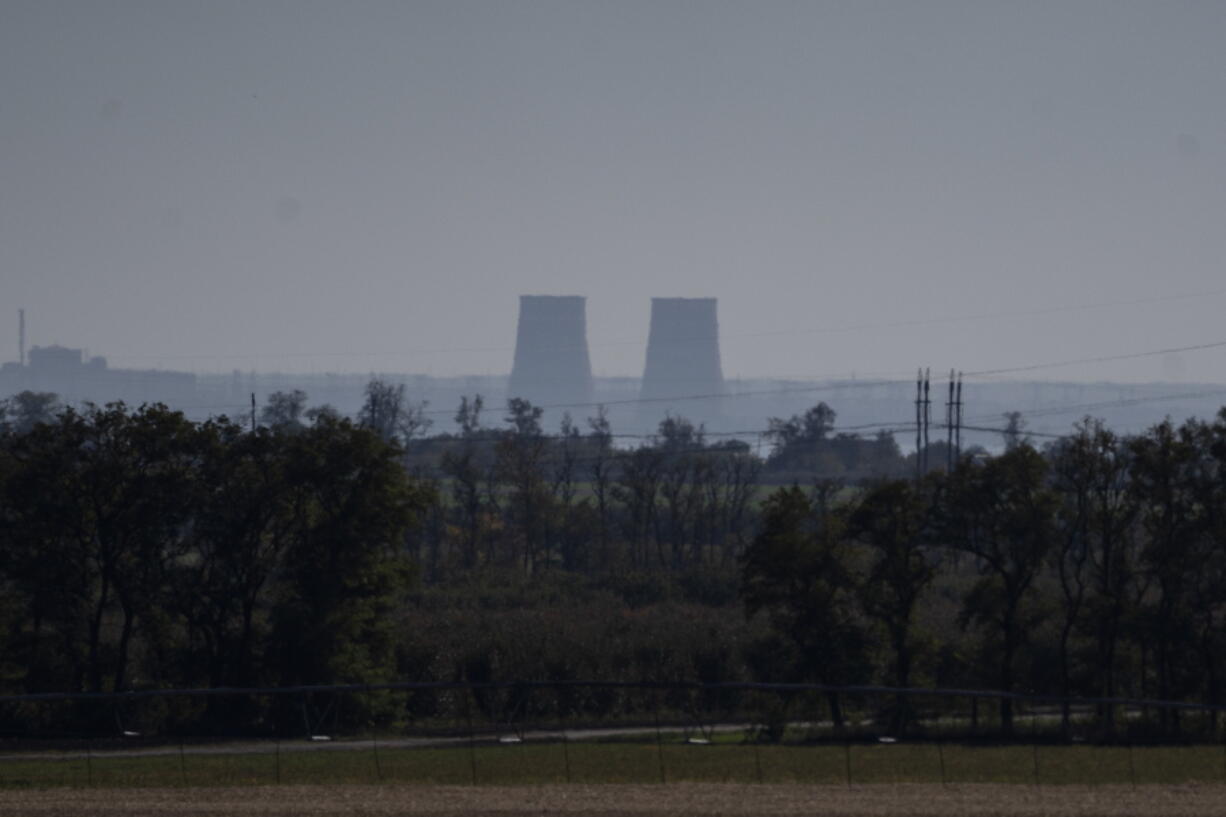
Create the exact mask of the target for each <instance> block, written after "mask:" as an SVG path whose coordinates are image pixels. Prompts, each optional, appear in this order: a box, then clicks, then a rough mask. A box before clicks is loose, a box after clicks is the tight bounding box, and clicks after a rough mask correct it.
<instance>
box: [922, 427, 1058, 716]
mask: <svg viewBox="0 0 1226 817" xmlns="http://www.w3.org/2000/svg"><path fill="white" fill-rule="evenodd" d="M942 510H943V519H942V521H943V524H944V531H943V533H944V536H943V538H944V539H945V541H946V542H947V544H948V545H949V546H950V547H953V548H955V549H957V550H960V551H962V552H964V553H966V554H968V555H969V556H970V557H972V558H973V560H974V564H975V568H976V570H977V572H978V573H979V580H978V581H977V582H976V583H975V584H974V586H973V587H972V588H971V589H970V591H969V592H968V593H967V595H966V596H965V598H964V599H963V609H962V616H961V621H962V623H963V624H964V625H966V624H970V623H980V624H983V625H986V626H988V627H990V628H992V629H994V630H996V634H997V636H998V638H999V640H998V641H996V642H995V643H996V645H997V649H998V655H999V660H998V671H997V688H998V689H1000V690H1002V691H1005V692H1011V691H1012V690H1013V688H1014V679H1015V677H1016V676H1015V673H1016V662H1017V657H1018V652H1019V650H1020V649H1021V647H1022V645H1023V643H1024V641H1025V639H1026V635H1027V633H1028V632H1030V631H1031V630H1032V629H1033V627H1034V625H1035V624H1036V623H1037V619H1038V616H1039V608H1038V606H1037V605H1034V604H1032V603H1031V599H1032V597H1033V596H1034V584H1035V580H1036V578H1037V577H1038V576H1039V574H1040V572H1041V570H1042V567H1043V565H1044V563H1045V560H1046V559H1047V554H1048V551H1049V549H1050V547H1051V542H1052V539H1053V537H1052V524H1053V515H1054V512H1055V497H1054V496H1053V494H1052V492H1051V491H1050V489H1049V488H1048V485H1047V462H1046V460H1044V459H1043V456H1042V455H1041V454H1039V452H1037V451H1035V450H1034V449H1033V448H1031V447H1030V446H1029V445H1019V446H1017V447H1015V448H1014V449H1012V450H1011V451H1007V452H1005V453H1004V454H1002V455H1001V456H999V457H996V458H994V459H991V460H988V461H987V462H984V463H975V462H971V461H965V460H964V461H963V462H962V464H961V465H960V466H959V467H958V468H957V469H955V471H954V473H953V475H952V476H951V477H950V479H949V482H948V489H947V491H946V495H945V503H944V507H943V509H942ZM1000 719H1001V727H1002V728H1003V729H1004V730H1005V731H1006V732H1009V731H1011V730H1012V728H1013V702H1012V701H1011V700H1009V699H1008V698H1004V699H1001V702H1000Z"/></svg>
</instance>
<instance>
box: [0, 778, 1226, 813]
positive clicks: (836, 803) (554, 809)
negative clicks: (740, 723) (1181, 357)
mask: <svg viewBox="0 0 1226 817" xmlns="http://www.w3.org/2000/svg"><path fill="white" fill-rule="evenodd" d="M399 814H404V815H450V817H459V816H460V815H465V816H466V817H484V816H485V815H490V817H493V815H498V817H514V816H515V815H559V816H560V815H583V817H622V816H623V815H624V816H625V817H631V815H633V817H654V816H655V815H708V814H715V815H746V816H747V817H748V815H801V814H804V815H809V814H814V815H823V814H829V815H839V817H860V815H863V817H895V816H896V815H925V816H927V815H932V817H936V816H937V815H985V817H986V816H990V817H1030V815H1035V816H1036V817H1039V816H1040V815H1041V817H1065V815H1068V817H1082V816H1083V815H1084V816H1085V817H1091V816H1093V817H1097V816H1098V815H1102V816H1103V817H1107V815H1111V817H1118V816H1119V815H1125V816H1126V817H1127V816H1128V815H1137V817H1141V816H1142V815H1144V816H1145V817H1152V815H1171V817H1185V816H1186V817H1194V816H1195V817H1202V816H1203V817H1210V815H1212V816H1213V817H1218V816H1219V815H1223V814H1226V786H1220V785H1214V786H1142V787H1140V788H1138V789H1136V790H1133V789H1131V788H1130V787H1127V786H1094V787H1088V786H1085V787H1083V786H1050V787H1044V788H1034V787H1030V786H1021V785H1015V786H1009V785H960V786H952V787H949V788H942V787H941V786H937V785H900V786H885V785H881V786H863V787H857V788H853V789H851V790H848V789H846V788H844V787H835V786H799V785H793V786H787V785H779V786H776V785H765V786H763V785H731V784H728V785H719V784H673V785H667V786H660V785H600V786H511V787H496V786H489V787H485V786H482V787H476V788H474V787H460V786H454V787H453V786H326V787H325V786H318V787H317V786H281V787H273V786H267V787H250V788H231V789H111V790H105V789H95V790H83V789H61V790H48V791H26V792H13V791H5V792H0V815H5V816H6V817H7V815H31V816H32V817H68V815H72V817H103V815H105V817H118V815H125V817H164V815H175V817H231V816H232V815H233V816H234V817H240V816H241V817H255V816H256V815H258V816H259V817H290V815H351V816H353V817H356V816H357V815H399Z"/></svg>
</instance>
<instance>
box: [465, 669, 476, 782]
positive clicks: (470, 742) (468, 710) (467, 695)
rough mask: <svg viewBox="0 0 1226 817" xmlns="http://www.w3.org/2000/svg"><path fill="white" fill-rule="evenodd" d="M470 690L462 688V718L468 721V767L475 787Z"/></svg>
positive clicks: (474, 746)
mask: <svg viewBox="0 0 1226 817" xmlns="http://www.w3.org/2000/svg"><path fill="white" fill-rule="evenodd" d="M471 697H472V689H471V688H470V687H467V686H466V687H464V716H465V718H466V719H467V720H468V765H469V767H470V768H471V770H472V781H473V785H474V786H475V785H477V736H476V734H475V733H474V732H473V707H472V701H471V700H469V699H470V698H471Z"/></svg>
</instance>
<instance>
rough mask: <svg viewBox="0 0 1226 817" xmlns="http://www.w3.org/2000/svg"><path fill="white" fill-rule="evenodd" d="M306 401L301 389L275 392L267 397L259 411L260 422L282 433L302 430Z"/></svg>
mask: <svg viewBox="0 0 1226 817" xmlns="http://www.w3.org/2000/svg"><path fill="white" fill-rule="evenodd" d="M306 401H307V395H306V392H304V391H302V390H301V389H294V390H293V391H288V392H286V391H275V392H273V393H272V394H270V395H268V400H267V401H266V402H265V404H264V408H263V409H261V410H260V422H261V423H263V424H264V425H266V426H270V427H271V428H275V429H279V430H282V431H296V430H298V429H300V428H302V425H303V424H302V418H303V415H304V413H305V411H306Z"/></svg>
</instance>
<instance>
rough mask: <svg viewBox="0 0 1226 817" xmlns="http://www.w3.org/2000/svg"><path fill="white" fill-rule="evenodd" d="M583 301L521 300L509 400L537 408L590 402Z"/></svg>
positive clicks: (562, 298) (576, 298)
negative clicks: (525, 400) (528, 401)
mask: <svg viewBox="0 0 1226 817" xmlns="http://www.w3.org/2000/svg"><path fill="white" fill-rule="evenodd" d="M585 300H586V299H585V298H583V297H581V296H578V295H521V296H519V330H518V331H517V332H516V334H515V364H514V366H513V367H512V368H511V382H510V384H509V385H508V396H510V397H523V398H525V399H527V400H530V401H532V402H533V403H534V404H536V405H538V406H548V405H556V404H570V403H589V402H591V399H592V365H591V362H590V360H589V359H588V354H587V316H586V312H585V309H586V307H585Z"/></svg>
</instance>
